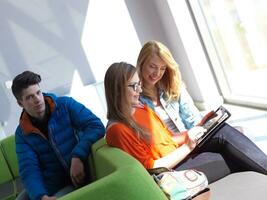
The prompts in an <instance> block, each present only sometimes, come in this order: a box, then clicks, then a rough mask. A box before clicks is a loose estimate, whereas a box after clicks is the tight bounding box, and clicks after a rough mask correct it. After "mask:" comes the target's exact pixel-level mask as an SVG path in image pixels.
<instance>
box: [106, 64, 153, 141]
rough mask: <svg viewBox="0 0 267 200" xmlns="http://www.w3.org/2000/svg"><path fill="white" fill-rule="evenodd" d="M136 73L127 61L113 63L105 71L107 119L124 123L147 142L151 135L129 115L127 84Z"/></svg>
mask: <svg viewBox="0 0 267 200" xmlns="http://www.w3.org/2000/svg"><path fill="white" fill-rule="evenodd" d="M135 73H136V68H135V67H134V66H133V65H131V64H128V63H125V62H120V63H113V64H112V65H111V66H110V67H109V68H108V70H107V71H106V74H105V78H104V85H105V94H106V102H107V119H108V120H113V121H116V122H121V123H124V124H125V125H126V126H128V127H130V128H131V129H133V130H134V132H135V134H136V135H137V137H139V138H142V139H144V140H145V141H147V142H150V141H151V136H150V134H149V133H147V132H146V131H145V130H144V129H143V128H142V127H140V126H139V125H138V124H137V123H136V122H135V120H134V119H133V117H132V115H131V106H132V105H131V102H130V99H129V98H128V96H127V93H126V91H127V85H128V84H129V81H130V79H131V78H132V77H133V76H134V74H135Z"/></svg>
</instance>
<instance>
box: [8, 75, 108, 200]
mask: <svg viewBox="0 0 267 200" xmlns="http://www.w3.org/2000/svg"><path fill="white" fill-rule="evenodd" d="M40 81H41V77H40V75H38V74H36V73H33V72H30V71H25V72H23V73H21V74H19V75H17V76H16V77H15V78H14V80H13V84H12V92H13V94H14V96H15V97H16V99H17V102H18V104H19V105H20V106H21V107H22V108H23V111H22V113H21V117H20V122H19V125H18V127H17V130H16V133H15V138H16V152H17V158H18V162H19V173H20V176H21V179H22V182H23V185H24V187H25V189H26V193H27V195H28V197H29V198H30V199H33V200H40V199H41V200H54V199H56V198H57V197H58V196H61V195H64V194H65V193H67V192H70V191H71V190H73V189H74V188H77V187H80V186H82V185H84V184H85V182H86V177H87V176H88V174H87V173H86V167H85V164H86V163H87V162H86V161H87V158H88V156H89V154H90V149H91V145H92V144H93V143H94V142H96V141H97V140H98V139H100V138H101V137H103V136H104V133H105V129H104V126H103V124H102V122H101V120H100V119H99V118H98V117H96V116H95V115H94V114H93V113H92V112H91V111H90V110H89V109H87V108H86V107H85V106H84V105H82V104H80V103H78V102H77V101H75V100H74V99H73V98H71V97H56V96H55V95H53V94H46V93H42V92H41V90H40V86H39V83H40ZM26 193H25V194H26ZM25 194H24V195H21V196H20V199H23V198H25V197H26V196H25Z"/></svg>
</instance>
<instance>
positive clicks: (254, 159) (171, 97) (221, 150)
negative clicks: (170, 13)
mask: <svg viewBox="0 0 267 200" xmlns="http://www.w3.org/2000/svg"><path fill="white" fill-rule="evenodd" d="M137 71H138V74H139V77H140V80H141V82H142V93H141V95H140V101H141V102H142V103H143V104H146V105H148V106H149V107H150V108H151V109H152V110H154V111H155V112H156V113H157V114H158V116H159V117H160V118H161V119H162V120H163V121H164V122H165V124H166V125H167V127H168V128H169V130H171V131H172V132H173V134H180V133H181V132H184V131H187V130H190V129H192V128H193V127H194V126H196V125H197V124H198V123H199V122H200V119H201V115H200V113H199V111H198V109H197V108H196V107H195V106H194V103H193V100H192V98H191V97H190V95H189V94H188V92H187V91H186V88H185V86H184V85H183V83H182V78H181V73H180V71H179V67H178V64H177V63H176V61H175V60H174V58H173V56H172V54H171V52H170V51H169V49H168V48H167V47H166V46H165V45H164V44H162V43H160V42H158V41H149V42H147V43H146V44H144V46H143V47H142V49H141V51H140V53H139V56H138V59H137ZM226 138H227V141H223V140H225V139H226ZM202 152H205V155H204V154H203V153H202ZM226 152H227V153H226ZM195 153H197V154H199V153H200V155H201V156H197V157H195V158H193V157H190V158H187V159H185V160H184V161H183V162H184V163H179V164H178V165H177V166H176V169H183V168H184V167H187V168H194V167H197V168H198V169H200V170H201V171H204V172H205V173H206V174H207V176H208V178H209V181H210V182H212V181H214V180H216V179H218V178H220V176H225V175H227V174H229V173H232V172H236V171H243V170H253V171H257V172H261V173H264V174H266V171H267V170H266V169H267V158H266V155H265V154H264V153H263V152H262V151H261V150H260V149H259V148H258V147H257V146H256V145H255V144H254V143H253V142H252V141H250V140H249V139H248V138H247V137H246V136H244V135H243V134H240V132H239V131H238V130H236V129H235V128H233V127H231V126H229V125H228V124H225V125H224V126H223V127H222V128H221V129H220V130H218V131H217V133H216V134H215V136H214V137H213V138H211V139H210V140H209V142H208V144H205V145H204V147H203V148H202V149H200V150H198V151H197V152H195ZM219 154H220V155H221V156H219ZM200 157H201V158H202V159H200ZM214 169H216V173H214V174H212V173H211V171H214Z"/></svg>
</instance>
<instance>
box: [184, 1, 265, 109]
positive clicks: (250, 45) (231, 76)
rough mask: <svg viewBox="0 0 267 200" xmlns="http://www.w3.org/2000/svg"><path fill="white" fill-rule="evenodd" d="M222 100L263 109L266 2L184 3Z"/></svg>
mask: <svg viewBox="0 0 267 200" xmlns="http://www.w3.org/2000/svg"><path fill="white" fill-rule="evenodd" d="M188 2H189V4H188V5H189V6H190V7H191V10H192V13H193V16H194V18H195V20H196V24H197V27H198V29H199V32H200V34H201V38H202V39H203V43H204V46H205V48H206V50H207V54H208V57H209V59H210V61H211V64H212V66H213V69H214V73H215V75H216V77H217V80H218V85H219V87H220V89H221V92H222V95H223V96H224V98H225V100H226V101H228V102H232V103H239V104H245V105H251V106H256V107H262V108H264V107H265V108H266V107H267V91H266V88H265V87H266V85H267V56H266V54H267V12H266V10H267V1H266V0H224V1H221V0H198V1H196V0H192V1H188Z"/></svg>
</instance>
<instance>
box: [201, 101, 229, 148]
mask: <svg viewBox="0 0 267 200" xmlns="http://www.w3.org/2000/svg"><path fill="white" fill-rule="evenodd" d="M230 116H231V113H230V112H229V111H228V110H226V108H224V107H223V106H220V107H219V108H218V109H217V110H215V111H211V112H209V113H208V114H207V115H205V116H204V117H203V119H202V120H201V122H200V123H199V125H198V126H202V127H203V128H205V129H206V132H205V133H204V134H203V135H202V136H201V137H199V138H198V139H197V147H201V146H202V145H203V144H204V143H205V141H207V140H208V139H209V138H210V137H211V136H212V135H213V134H214V133H216V130H218V129H219V128H220V127H221V126H222V125H223V124H224V122H225V121H226V120H227V119H228V118H229V117H230Z"/></svg>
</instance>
